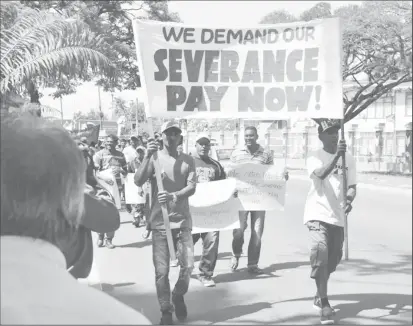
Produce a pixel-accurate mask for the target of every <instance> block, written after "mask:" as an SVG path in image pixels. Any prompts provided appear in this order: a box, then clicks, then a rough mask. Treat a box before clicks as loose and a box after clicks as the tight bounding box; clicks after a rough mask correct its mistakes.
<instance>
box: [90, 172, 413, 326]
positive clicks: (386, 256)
mask: <svg viewBox="0 0 413 326" xmlns="http://www.w3.org/2000/svg"><path fill="white" fill-rule="evenodd" d="M308 188H309V182H308V181H307V180H306V178H305V177H300V176H298V177H294V176H293V177H292V178H291V179H290V181H289V182H288V185H287V200H286V206H285V211H284V212H283V213H269V214H268V215H267V218H266V224H265V231H264V237H263V244H262V253H261V259H260V267H261V268H263V269H264V270H265V271H266V274H264V275H261V276H258V277H250V276H249V275H248V274H247V272H246V271H245V267H246V263H247V261H246V257H242V258H241V260H240V271H238V272H235V273H232V272H231V271H230V270H229V262H230V258H231V240H232V233H231V231H229V232H228V231H226V232H222V233H221V241H220V248H219V251H220V254H219V260H218V263H217V267H216V271H215V281H216V283H217V286H216V287H215V288H205V287H203V286H202V285H201V284H200V283H199V282H198V281H197V280H196V279H192V280H191V284H190V289H189V292H188V294H187V295H186V297H185V299H186V302H187V306H188V311H189V318H188V321H187V323H188V324H239V325H244V324H306V325H310V324H316V323H318V322H319V318H318V317H317V314H316V312H315V311H314V310H313V308H312V298H313V296H314V293H315V285H314V283H313V281H312V280H311V279H310V278H309V272H310V270H309V257H308V249H307V243H308V242H307V240H308V231H307V229H306V227H305V226H304V225H303V224H302V216H303V210H304V202H305V199H306V195H307V191H308ZM411 212H412V200H411V192H408V191H400V190H395V191H392V190H389V189H388V188H374V187H361V188H360V189H359V191H358V197H357V198H356V201H355V202H354V209H353V212H352V213H351V214H350V216H349V248H350V250H349V254H350V255H349V256H350V260H349V261H346V262H343V263H342V264H341V265H340V267H339V268H338V270H337V272H336V273H335V274H333V276H332V278H331V282H330V286H329V293H330V302H331V303H332V305H334V306H335V307H336V309H337V310H338V313H337V322H338V323H340V324H410V325H411V322H412V278H411V276H412V247H411V245H412V216H411ZM131 220H132V219H131V217H130V216H129V215H128V214H127V213H122V225H121V228H120V229H119V231H117V233H116V236H115V239H114V244H115V245H117V248H115V249H113V250H108V249H106V248H101V249H96V250H95V267H94V269H93V272H92V275H91V278H90V282H91V283H97V282H99V283H100V286H101V288H102V289H103V291H105V292H107V293H108V294H109V295H112V296H114V297H116V298H118V299H119V300H121V301H122V302H124V303H126V304H128V305H130V306H131V307H133V308H134V309H136V310H138V311H141V312H143V313H144V314H145V315H146V316H147V317H148V318H149V319H150V320H151V321H152V323H154V324H156V323H158V322H159V318H160V312H159V306H158V302H157V298H156V293H155V284H154V282H155V276H154V268H153V265H152V251H151V249H152V248H151V241H150V240H147V241H145V240H143V239H142V238H141V233H142V231H143V228H140V229H136V228H134V227H133V225H132V224H131ZM248 241H249V229H247V231H246V244H245V245H244V252H247V244H248ZM200 252H201V243H200V242H199V243H198V244H197V245H196V246H195V254H196V255H197V256H199V254H200ZM197 260H198V259H197ZM196 266H197V265H196ZM178 270H179V269H178V268H171V274H170V279H171V284H172V286H173V285H174V283H175V281H176V279H177V276H178ZM196 272H197V268H196V267H195V270H194V273H196Z"/></svg>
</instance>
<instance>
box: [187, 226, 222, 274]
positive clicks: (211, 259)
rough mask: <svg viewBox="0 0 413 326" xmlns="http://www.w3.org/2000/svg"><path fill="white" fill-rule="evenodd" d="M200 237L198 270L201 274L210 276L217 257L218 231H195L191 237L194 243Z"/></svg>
mask: <svg viewBox="0 0 413 326" xmlns="http://www.w3.org/2000/svg"><path fill="white" fill-rule="evenodd" d="M199 238H202V248H203V249H202V257H201V261H200V262H199V270H200V272H201V275H202V276H206V277H212V275H214V269H215V265H216V263H217V259H218V246H219V232H218V231H214V232H205V233H195V234H193V235H192V239H193V241H194V245H195V243H196V242H197V241H198V240H199Z"/></svg>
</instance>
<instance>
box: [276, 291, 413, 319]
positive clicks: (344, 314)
mask: <svg viewBox="0 0 413 326" xmlns="http://www.w3.org/2000/svg"><path fill="white" fill-rule="evenodd" d="M329 299H330V301H331V302H332V301H349V302H348V303H346V302H345V303H340V304H337V305H334V308H335V309H336V310H337V314H336V322H339V321H340V320H342V319H346V318H357V319H359V318H360V319H364V320H370V321H375V322H383V323H384V322H393V323H397V324H406V323H407V324H411V321H412V296H411V295H406V294H395V293H360V294H358V293H356V294H339V295H332V296H329ZM312 300H313V297H307V298H299V299H294V300H286V301H279V302H276V303H274V304H273V307H274V309H277V305H278V304H281V303H285V302H297V301H308V302H311V301H312ZM366 314H367V316H366ZM391 316H393V317H391ZM384 317H386V318H385V319H383V318H384ZM389 317H390V318H389ZM306 319H314V315H309V314H307V315H302V314H297V315H295V316H293V317H289V318H287V319H283V320H282V322H283V323H287V324H292V323H295V322H300V323H301V322H302V321H304V320H306ZM363 323H365V322H363Z"/></svg>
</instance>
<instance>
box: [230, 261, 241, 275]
mask: <svg viewBox="0 0 413 326" xmlns="http://www.w3.org/2000/svg"><path fill="white" fill-rule="evenodd" d="M238 264H239V257H232V258H231V263H230V267H231V271H233V272H235V271H236V270H237V268H238Z"/></svg>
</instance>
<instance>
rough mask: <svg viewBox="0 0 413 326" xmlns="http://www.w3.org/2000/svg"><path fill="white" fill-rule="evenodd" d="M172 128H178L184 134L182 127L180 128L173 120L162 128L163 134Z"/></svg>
mask: <svg viewBox="0 0 413 326" xmlns="http://www.w3.org/2000/svg"><path fill="white" fill-rule="evenodd" d="M170 128H176V129H179V130H180V131H181V132H182V129H181V127H179V123H178V122H176V121H174V120H171V121H167V122H165V123H164V124H163V125H162V127H161V133H164V132H165V131H166V130H168V129H170Z"/></svg>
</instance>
